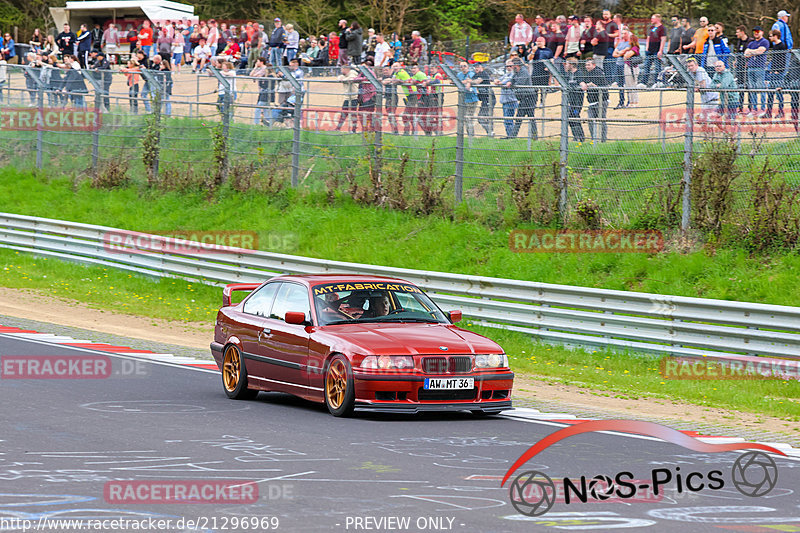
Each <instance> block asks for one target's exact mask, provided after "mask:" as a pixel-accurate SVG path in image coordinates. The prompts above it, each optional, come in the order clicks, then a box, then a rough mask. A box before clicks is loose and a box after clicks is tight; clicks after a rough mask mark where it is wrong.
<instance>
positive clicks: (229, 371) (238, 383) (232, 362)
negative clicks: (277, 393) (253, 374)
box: [222, 344, 258, 400]
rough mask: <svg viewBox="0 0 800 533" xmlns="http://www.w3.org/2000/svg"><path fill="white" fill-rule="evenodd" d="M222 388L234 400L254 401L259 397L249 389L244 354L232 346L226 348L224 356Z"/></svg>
mask: <svg viewBox="0 0 800 533" xmlns="http://www.w3.org/2000/svg"><path fill="white" fill-rule="evenodd" d="M222 388H224V389H225V394H226V395H227V396H228V398H232V399H234V400H252V399H253V398H255V397H256V396H257V395H258V391H257V390H251V389H248V388H247V367H246V366H245V364H244V358H243V357H242V352H240V351H239V349H238V348H237V347H236V346H234V345H232V344H231V345H229V346H228V347H227V348H225V353H224V354H223V356H222Z"/></svg>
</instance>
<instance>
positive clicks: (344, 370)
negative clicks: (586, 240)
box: [325, 355, 356, 417]
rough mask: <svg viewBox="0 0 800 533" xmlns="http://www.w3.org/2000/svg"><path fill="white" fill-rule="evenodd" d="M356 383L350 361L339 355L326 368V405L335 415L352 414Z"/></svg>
mask: <svg viewBox="0 0 800 533" xmlns="http://www.w3.org/2000/svg"><path fill="white" fill-rule="evenodd" d="M355 397H356V391H355V384H354V382H353V371H352V369H351V368H350V362H349V361H348V360H347V359H346V358H345V357H343V356H341V355H337V356H336V357H334V358H333V359H331V360H330V362H329V363H328V366H327V368H326V369H325V406H326V407H327V408H328V411H330V413H331V414H332V415H333V416H342V417H344V416H350V415H351V414H353V407H354V406H355Z"/></svg>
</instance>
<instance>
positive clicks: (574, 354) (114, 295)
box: [0, 249, 800, 429]
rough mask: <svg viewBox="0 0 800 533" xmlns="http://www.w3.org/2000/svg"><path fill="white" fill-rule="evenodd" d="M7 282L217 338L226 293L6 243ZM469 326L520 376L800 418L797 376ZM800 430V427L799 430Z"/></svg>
mask: <svg viewBox="0 0 800 533" xmlns="http://www.w3.org/2000/svg"><path fill="white" fill-rule="evenodd" d="M0 286H4V287H11V288H20V289H22V288H25V289H38V290H42V291H45V292H46V293H48V294H51V295H53V296H55V297H59V298H69V299H74V300H79V301H82V302H85V303H87V304H88V305H89V306H91V307H95V308H99V309H106V310H113V311H119V312H124V313H129V314H134V315H141V316H145V317H153V318H162V319H170V320H180V321H186V322H194V323H201V324H205V325H207V327H208V335H209V339H210V338H211V335H212V334H213V321H214V317H215V316H216V311H217V309H218V307H219V305H220V304H221V300H222V298H221V296H222V291H221V289H219V288H215V287H209V286H205V285H200V284H196V283H188V282H186V281H183V280H173V279H161V280H160V281H154V280H152V279H150V278H144V277H140V276H138V275H132V274H128V273H125V272H123V271H119V270H114V269H106V268H101V267H85V266H81V265H78V264H73V263H66V262H62V261H57V260H52V259H43V258H40V257H34V256H30V255H27V254H21V253H18V252H13V251H10V250H4V249H0ZM460 325H461V326H463V327H465V328H467V329H470V330H473V331H475V332H477V333H480V334H482V335H486V336H488V337H490V338H492V339H494V340H495V341H496V342H498V343H500V345H501V346H503V348H504V349H505V351H506V353H508V354H509V356H510V357H509V359H510V362H511V366H512V369H513V370H514V371H515V372H517V373H518V374H520V375H525V376H529V377H535V378H539V379H544V380H546V381H553V382H557V383H563V384H567V385H575V386H577V387H580V388H584V389H586V390H587V391H592V392H593V393H594V394H602V395H606V396H611V397H620V398H629V399H643V398H663V399H668V400H680V401H684V402H688V403H693V404H697V405H702V406H708V407H719V408H723V409H729V410H731V411H732V412H735V411H743V412H752V413H757V414H760V415H767V416H775V417H780V418H784V419H786V420H789V421H798V420H800V402H798V401H797V398H800V382H797V381H789V382H787V381H780V380H764V381H761V380H759V381H752V380H750V381H747V382H742V381H677V380H667V379H663V378H662V376H661V375H660V374H659V360H658V358H655V357H650V356H642V355H637V354H628V353H610V352H603V351H587V350H569V349H566V348H561V347H555V346H546V345H543V344H541V343H538V342H536V341H534V340H532V339H531V337H529V336H527V335H523V334H520V333H516V332H511V331H505V330H500V329H496V328H488V327H482V326H478V325H475V324H472V323H470V322H469V321H465V322H463V323H462V324H460ZM796 429H800V428H796Z"/></svg>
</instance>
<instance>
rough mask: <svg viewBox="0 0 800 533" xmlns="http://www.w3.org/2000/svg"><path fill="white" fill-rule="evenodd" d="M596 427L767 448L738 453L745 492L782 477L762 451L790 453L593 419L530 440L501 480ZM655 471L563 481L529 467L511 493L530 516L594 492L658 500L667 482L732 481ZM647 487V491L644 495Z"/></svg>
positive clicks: (696, 486) (703, 448) (738, 478)
mask: <svg viewBox="0 0 800 533" xmlns="http://www.w3.org/2000/svg"><path fill="white" fill-rule="evenodd" d="M595 431H621V432H625V433H634V434H638V435H647V436H650V437H656V438H658V439H661V440H663V441H666V442H670V443H673V444H677V445H679V446H683V447H684V448H688V449H690V450H693V451H696V452H701V453H718V452H729V451H733V450H743V449H751V450H763V451H748V452H746V453H743V454H742V455H741V456H739V457H738V458H737V459H736V461H735V462H734V464H733V468H732V469H731V471H730V475H729V477H728V480H730V482H731V483H732V484H733V486H734V487H736V489H737V490H738V491H739V492H740V493H742V494H744V495H745V496H750V497H759V496H764V495H765V494H768V493H769V492H770V491H771V490H772V489H773V488H774V487H775V485H776V484H777V482H778V467H777V465H776V464H775V461H774V460H773V459H772V457H770V456H769V455H767V454H766V453H763V452H765V451H766V452H770V453H774V454H778V455H783V456H785V455H786V454H785V453H783V452H781V451H780V450H777V449H775V448H773V447H772V446H767V445H765V444H756V443H749V442H738V443H730V444H708V443H705V442H702V441H699V440H697V439H696V438H694V437H691V436H689V435H686V434H684V433H681V432H680V431H677V430H675V429H672V428H668V427H666V426H662V425H660V424H656V423H653V422H641V421H636V420H590V421H587V422H582V423H579V424H575V425H573V426H570V427H566V428H564V429H561V430H559V431H556V432H555V433H553V434H551V435H549V436H547V437H545V438H544V439H542V440H540V441H539V442H537V443H536V444H534V445H533V446H531V447H530V448H529V449H528V450H527V451H526V452H525V453H523V454H522V455H521V456H520V458H519V459H517V461H516V462H515V463H514V464H513V465H511V468H509V469H508V472H506V474H505V476H504V477H503V482H502V483H501V484H500V486H504V485H505V484H506V482H507V481H508V480H509V478H510V477H511V476H512V474H513V473H514V472H515V471H516V470H517V469H519V468H520V467H521V466H522V465H524V464H525V463H526V462H527V461H529V460H530V459H531V458H533V457H534V456H535V455H536V454H538V453H539V452H541V451H543V450H545V449H546V448H548V447H549V446H551V445H553V444H555V443H556V442H558V441H560V440H563V439H565V438H567V437H570V436H573V435H580V434H581V433H591V432H595ZM650 476H651V477H650V479H649V480H640V479H634V476H633V474H632V473H631V472H618V473H617V474H615V475H613V476H608V475H602V474H601V475H597V476H594V477H592V478H587V477H586V476H581V477H580V478H578V479H572V478H563V479H561V480H560V483H559V480H555V481H554V480H552V479H551V478H550V477H549V476H547V475H546V474H544V473H542V472H538V471H535V470H528V471H524V472H522V473H521V474H519V475H518V476H517V477H515V478H514V480H513V481H512V482H511V485H510V487H509V497H510V499H511V504H512V505H513V506H514V508H515V509H516V510H517V511H519V512H520V513H522V514H524V515H528V516H541V515H543V514H545V513H546V512H547V511H549V510H550V509H551V508H552V507H553V505H554V504H555V503H556V501H558V502H563V503H566V504H570V503H578V502H580V503H587V502H588V501H589V498H592V499H593V500H595V501H609V500H613V501H654V500H655V501H658V499H659V496H661V495H663V489H664V488H665V487H667V486H674V487H675V490H676V491H677V492H678V493H679V494H680V493H683V492H699V491H702V490H719V489H722V488H723V487H725V486H726V483H727V480H726V477H725V474H724V472H723V471H721V470H711V471H709V472H706V473H703V472H691V471H689V472H687V471H681V469H680V467H675V468H674V469H668V468H654V469H652V470H651V472H650ZM642 492H644V493H646V494H647V495H648V496H645V497H643V496H642Z"/></svg>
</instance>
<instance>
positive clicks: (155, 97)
mask: <svg viewBox="0 0 800 533" xmlns="http://www.w3.org/2000/svg"><path fill="white" fill-rule="evenodd" d="M142 76H144V78H145V80H147V85H148V86H149V89H150V95H151V96H150V99H151V104H152V109H153V112H152V113H151V116H152V119H151V120H152V128H153V134H154V137H155V138H154V139H153V141H154V142H153V143H152V146H150V148H152V150H153V158H152V161H151V162H150V168H149V169H147V171H148V173H149V175H150V180H148V181H151V182H152V183H155V182H156V180H157V179H158V161H159V159H160V155H161V153H160V152H161V150H160V148H161V89H162V87H161V81H160V78H161V75H160V74H157V73H156V72H152V71H150V70H148V69H142ZM148 129H149V128H148ZM149 133H150V132H146V133H145V135H149ZM146 149H147V148H146Z"/></svg>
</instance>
